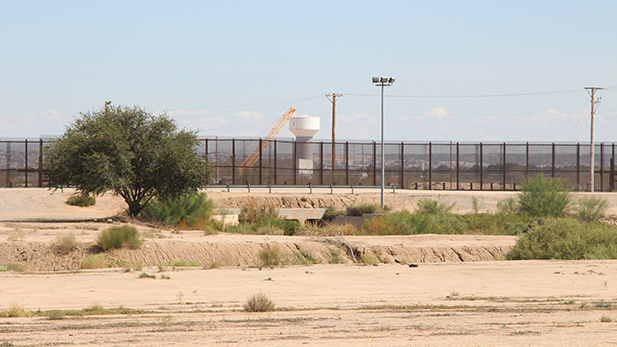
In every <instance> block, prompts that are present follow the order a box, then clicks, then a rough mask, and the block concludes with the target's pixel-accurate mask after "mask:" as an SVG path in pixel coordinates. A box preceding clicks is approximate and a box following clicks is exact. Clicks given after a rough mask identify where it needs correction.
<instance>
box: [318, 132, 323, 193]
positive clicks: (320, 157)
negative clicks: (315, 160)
mask: <svg viewBox="0 0 617 347" xmlns="http://www.w3.org/2000/svg"><path fill="white" fill-rule="evenodd" d="M319 151H320V154H319V184H321V185H323V141H321V143H320V145H319Z"/></svg>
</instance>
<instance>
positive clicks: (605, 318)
mask: <svg viewBox="0 0 617 347" xmlns="http://www.w3.org/2000/svg"><path fill="white" fill-rule="evenodd" d="M612 321H613V319H612V318H611V317H609V316H602V317H601V318H600V322H602V323H610V322H612Z"/></svg>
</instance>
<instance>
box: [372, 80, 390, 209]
mask: <svg viewBox="0 0 617 347" xmlns="http://www.w3.org/2000/svg"><path fill="white" fill-rule="evenodd" d="M373 83H374V84H375V85H376V86H377V87H381V209H382V210H383V209H384V207H385V204H384V197H383V190H384V186H385V179H386V163H385V162H384V145H383V88H384V87H389V86H391V85H392V83H394V78H393V77H373Z"/></svg>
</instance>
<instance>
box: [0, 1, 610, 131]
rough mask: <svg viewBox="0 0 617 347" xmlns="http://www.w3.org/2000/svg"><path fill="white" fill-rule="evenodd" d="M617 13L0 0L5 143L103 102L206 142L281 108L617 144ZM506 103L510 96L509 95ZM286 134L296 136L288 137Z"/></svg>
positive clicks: (605, 9) (367, 121)
mask: <svg viewBox="0 0 617 347" xmlns="http://www.w3.org/2000/svg"><path fill="white" fill-rule="evenodd" d="M616 15H617V2H616V1H608V0H607V1H593V0H591V1H568V0H561V1H542V0H536V1H336V0H332V1H302V2H300V1H234V0H230V1H188V0H187V1H97V0H92V1H63V0H58V1H29V0H20V1H12V0H0V138H8V137H16V138H24V137H27V138H38V137H39V136H42V135H43V136H46V135H59V134H61V133H62V132H63V130H64V127H65V126H66V125H67V124H69V123H70V122H71V121H72V120H73V118H74V117H75V116H78V115H79V112H83V111H88V110H93V109H99V108H102V107H103V104H104V101H105V100H111V101H112V102H113V103H114V104H116V105H118V104H121V105H141V106H143V107H146V108H147V109H148V110H150V111H152V112H159V111H165V110H166V111H167V112H169V114H170V115H171V116H173V117H174V118H175V119H176V120H177V122H178V124H179V125H180V126H182V127H187V128H191V129H195V130H198V132H199V133H200V134H202V135H204V136H205V135H210V136H222V137H227V136H236V137H257V136H264V135H265V134H266V133H267V132H268V130H269V128H270V127H271V126H272V125H273V124H274V123H275V122H276V120H277V119H278V117H279V116H280V115H281V114H282V113H283V112H284V111H285V110H286V109H288V108H289V107H292V106H293V107H295V108H296V109H297V110H298V114H308V115H310V116H318V117H320V118H321V131H320V132H319V133H318V134H317V135H316V138H317V139H322V140H324V141H327V140H329V139H330V137H331V128H330V127H331V103H330V102H329V101H328V99H327V98H326V97H325V94H327V93H341V94H343V95H344V96H343V97H342V98H340V99H339V100H338V102H337V121H336V130H337V140H343V139H348V140H378V139H379V137H380V130H379V129H380V96H379V93H380V89H379V88H378V87H375V86H374V85H373V84H372V83H371V77H372V76H380V75H381V76H393V77H395V78H396V82H395V83H394V85H392V86H391V87H387V88H386V90H385V95H386V97H385V128H384V131H385V137H386V140H391V141H484V142H496V141H546V142H553V141H558V142H561V141H580V142H586V141H589V110H590V98H589V95H588V94H587V92H586V91H585V90H584V89H583V88H584V87H586V86H600V87H609V89H608V90H605V91H601V92H599V93H598V96H601V97H602V101H601V103H600V105H599V108H598V113H597V115H596V140H597V141H606V142H612V141H615V140H617V136H616V135H617V131H616V129H617V20H616V17H615V16H616ZM503 95H506V96H503ZM280 136H281V137H291V136H292V135H291V133H290V132H289V131H288V130H287V129H285V130H284V131H283V132H282V133H281V134H280Z"/></svg>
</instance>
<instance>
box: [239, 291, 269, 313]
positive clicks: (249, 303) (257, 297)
mask: <svg viewBox="0 0 617 347" xmlns="http://www.w3.org/2000/svg"><path fill="white" fill-rule="evenodd" d="M275 308H276V305H275V304H274V302H273V301H272V300H270V299H269V298H268V297H267V296H266V295H265V294H263V293H258V294H253V295H252V296H251V297H249V298H248V299H247V300H246V302H245V303H244V310H245V311H247V312H269V311H274V309H275Z"/></svg>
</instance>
